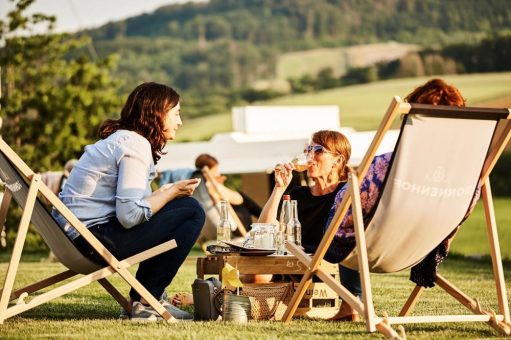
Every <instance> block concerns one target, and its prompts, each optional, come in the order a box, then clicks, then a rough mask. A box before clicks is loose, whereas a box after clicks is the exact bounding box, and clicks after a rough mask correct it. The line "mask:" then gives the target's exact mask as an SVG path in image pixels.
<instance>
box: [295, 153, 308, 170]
mask: <svg viewBox="0 0 511 340" xmlns="http://www.w3.org/2000/svg"><path fill="white" fill-rule="evenodd" d="M291 163H293V165H294V166H295V171H298V172H303V171H305V170H307V168H308V164H307V163H308V155H307V154H306V153H301V154H299V155H296V156H295V157H294V158H293V159H292V160H291Z"/></svg>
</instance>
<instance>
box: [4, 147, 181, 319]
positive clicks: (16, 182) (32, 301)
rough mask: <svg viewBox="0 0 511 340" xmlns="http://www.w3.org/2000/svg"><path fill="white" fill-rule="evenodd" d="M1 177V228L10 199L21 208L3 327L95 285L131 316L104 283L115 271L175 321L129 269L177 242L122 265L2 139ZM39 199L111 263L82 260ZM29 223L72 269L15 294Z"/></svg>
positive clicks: (119, 297)
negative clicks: (17, 273) (98, 284)
mask: <svg viewBox="0 0 511 340" xmlns="http://www.w3.org/2000/svg"><path fill="white" fill-rule="evenodd" d="M0 179H1V182H2V183H3V184H4V186H5V188H4V189H5V193H4V198H3V200H2V203H1V205H0V226H2V227H3V225H4V222H5V220H6V215H7V210H8V207H9V204H10V202H11V200H12V199H14V201H16V202H17V204H18V205H19V206H20V207H21V208H22V209H23V214H22V216H21V219H20V223H19V227H18V232H17V236H16V241H15V243H14V247H13V250H12V255H11V259H10V262H9V265H8V268H7V273H6V276H5V281H4V284H3V289H2V290H1V296H0V324H2V323H3V322H4V320H6V319H8V318H10V317H12V316H14V315H17V314H20V313H22V312H24V311H26V310H29V309H31V308H34V307H36V306H39V305H41V304H43V303H45V302H48V301H50V300H52V299H55V298H57V297H60V296H62V295H64V294H67V293H70V292H72V291H74V290H76V289H78V288H81V287H83V286H85V285H87V284H89V283H91V282H94V281H98V282H99V283H100V284H101V286H103V287H104V288H105V289H106V291H107V292H108V293H109V294H110V295H112V297H113V298H114V299H115V300H117V301H118V302H119V304H120V305H121V306H122V307H123V308H124V309H126V310H127V311H129V312H130V311H131V306H130V304H129V302H128V301H127V300H126V299H125V298H124V297H123V296H122V294H121V293H120V292H119V291H118V290H117V289H116V288H114V286H112V284H110V282H109V281H107V279H106V278H107V277H108V276H109V275H111V274H115V273H118V274H119V275H120V276H121V277H122V278H123V279H124V280H125V281H126V282H127V283H128V284H129V285H130V286H131V287H133V289H135V290H136V291H137V292H138V293H139V294H140V296H142V297H143V298H144V299H145V300H146V301H147V302H148V303H149V304H150V305H151V307H153V308H154V309H155V310H156V311H157V312H158V313H159V314H160V315H161V316H162V317H163V318H164V319H165V320H167V321H174V320H175V319H174V318H172V316H171V315H170V313H169V312H167V310H166V309H165V308H164V307H163V306H162V305H161V304H160V303H159V302H158V300H156V299H155V298H154V297H153V296H152V295H151V294H150V293H149V292H148V291H147V289H145V288H144V287H143V286H142V284H140V282H139V281H138V280H137V279H136V278H135V277H134V276H133V275H132V274H131V273H130V272H129V271H128V268H129V267H131V266H133V265H135V264H138V263H140V262H142V261H144V260H146V259H149V258H152V257H154V256H156V255H158V254H161V253H163V252H166V251H168V250H170V249H173V248H175V247H176V242H175V241H174V240H171V241H168V242H165V243H162V244H161V245H159V246H156V247H153V248H151V249H148V250H146V251H143V252H141V253H139V254H137V255H134V256H132V257H129V258H127V259H124V260H122V261H119V260H117V259H116V258H115V257H114V256H113V255H112V254H111V253H110V252H109V251H108V250H107V249H106V248H105V247H104V246H103V245H102V244H101V243H100V242H99V241H98V239H97V238H96V237H95V236H94V235H93V234H92V233H91V232H90V231H89V230H88V229H87V228H86V227H85V226H84V225H83V224H82V223H81V222H80V221H79V220H78V219H77V218H76V217H75V216H74V215H73V213H72V212H71V211H70V210H69V209H68V208H67V207H66V206H65V205H64V204H63V203H62V202H61V201H60V200H59V199H58V197H57V196H56V195H55V194H54V193H53V192H51V190H50V189H49V188H48V187H47V186H46V185H45V184H44V183H42V181H41V175H39V174H36V173H34V172H33V171H32V170H31V169H30V168H29V167H28V166H27V165H26V164H25V163H24V162H23V161H22V160H21V158H20V157H19V156H18V155H17V154H16V153H15V152H14V151H13V150H12V149H11V148H10V147H9V146H8V145H7V144H6V143H5V142H4V140H3V139H1V138H0ZM38 196H39V197H38ZM40 197H41V198H45V199H46V200H48V201H49V202H50V203H51V205H52V206H54V207H55V208H56V209H57V210H58V211H59V212H60V213H61V214H62V215H63V216H64V217H65V218H66V219H67V220H68V222H69V223H70V225H72V226H73V227H75V228H76V230H78V232H79V233H80V234H81V235H82V236H83V237H84V238H85V240H86V241H87V242H88V243H89V244H90V245H91V246H92V247H93V248H94V249H95V250H96V251H97V252H98V254H100V255H101V256H102V257H103V259H104V260H105V261H106V262H107V263H108V265H106V266H100V265H97V264H95V263H93V262H91V261H90V260H88V259H87V258H86V257H84V256H82V254H81V253H80V252H79V251H78V250H77V249H76V248H75V247H74V245H73V243H72V242H71V241H70V240H69V239H68V238H67V236H66V234H65V233H64V232H63V230H62V229H61V228H60V227H59V226H58V225H57V223H56V221H55V220H54V219H53V217H52V216H51V214H50V213H49V212H48V211H47V210H46V208H45V207H44V206H43V204H42V203H41V201H40ZM30 222H32V223H33V225H34V226H35V228H36V230H37V231H38V232H39V233H40V234H41V236H42V238H43V239H44V241H45V242H46V243H47V244H48V246H49V247H50V249H51V250H52V251H53V253H54V254H55V256H56V257H57V258H58V259H59V261H60V262H62V264H63V265H64V266H66V267H67V268H68V270H66V271H64V272H62V273H60V274H57V275H54V276H51V277H49V278H47V279H44V280H42V281H39V282H36V283H33V284H31V285H28V286H26V287H23V288H20V289H16V290H15V291H13V286H14V283H15V278H16V272H17V269H18V265H19V263H20V258H21V253H22V250H23V245H24V243H25V239H26V235H27V230H28V226H29V223H30ZM0 228H1V227H0ZM78 274H83V276H80V277H78V278H75V279H74V280H72V281H70V282H67V283H65V284H61V285H59V286H58V287H55V288H53V289H51V290H49V291H46V292H44V293H42V294H39V295H35V296H33V297H32V296H30V295H29V294H32V293H35V292H37V291H39V290H41V289H44V288H47V287H50V286H52V285H55V284H57V283H59V282H62V281H64V280H67V279H69V278H71V277H74V276H76V275H78ZM15 299H18V301H17V303H15V304H11V305H9V302H11V301H13V300H15Z"/></svg>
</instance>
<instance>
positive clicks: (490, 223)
mask: <svg viewBox="0 0 511 340" xmlns="http://www.w3.org/2000/svg"><path fill="white" fill-rule="evenodd" d="M398 115H403V123H402V125H401V131H400V136H399V139H398V142H397V144H396V147H395V150H394V153H393V159H392V161H391V164H390V168H389V169H388V172H387V178H386V180H385V184H384V188H383V189H382V192H381V196H380V199H379V202H378V203H377V206H376V209H375V212H374V215H373V217H372V219H371V221H370V222H369V223H368V225H367V228H364V219H363V216H362V209H361V203H360V193H359V190H358V188H359V182H360V181H361V180H362V179H363V178H364V176H365V174H366V172H367V170H368V168H369V166H370V164H371V161H372V159H373V157H374V155H375V152H376V150H377V149H378V146H379V144H380V142H381V140H382V138H383V136H384V134H385V132H386V131H387V130H388V129H389V127H390V125H391V123H392V122H393V121H394V119H395V118H396V117H397V116H398ZM510 137H511V111H510V110H508V109H485V108H457V107H451V106H433V105H419V104H408V103H404V102H402V100H401V99H400V98H399V97H394V99H393V100H392V102H391V104H390V106H389V108H388V110H387V113H386V115H385V117H384V118H383V121H382V122H381V124H380V126H379V128H378V130H377V132H376V135H375V137H374V139H373V141H372V143H371V145H370V147H369V150H368V151H367V153H366V155H365V157H364V158H363V160H362V163H361V164H360V167H359V168H358V171H353V172H352V173H350V174H349V180H348V184H347V185H348V189H347V191H346V194H345V196H344V197H343V199H342V201H341V202H340V204H339V206H338V207H337V211H336V213H335V215H334V218H333V219H332V222H331V223H330V225H329V226H328V229H327V231H326V232H325V234H324V236H323V239H322V240H321V243H320V245H319V247H318V249H317V251H316V253H315V255H314V256H313V257H312V258H311V257H309V256H308V255H306V254H305V253H304V252H303V251H302V250H301V249H300V248H298V247H297V246H296V245H292V244H291V245H288V246H287V248H288V250H289V251H291V253H293V254H294V255H295V256H296V257H297V258H298V259H300V261H301V262H302V263H304V264H305V266H307V268H308V270H307V271H306V273H305V275H304V276H303V278H302V280H301V282H300V285H299V287H298V288H297V290H296V292H295V293H294V295H293V298H292V300H291V302H290V303H289V305H288V308H287V310H286V313H285V314H284V317H283V319H282V320H283V321H285V322H288V321H290V320H291V318H292V317H293V314H294V313H295V311H296V308H297V306H298V303H299V301H300V300H301V299H302V296H303V295H304V293H305V289H306V287H308V285H309V283H310V281H311V278H312V276H313V275H317V276H319V277H320V278H321V279H322V280H323V282H325V283H327V284H328V285H329V286H330V287H331V288H332V289H333V290H334V291H335V292H336V293H337V294H338V295H339V296H340V297H341V298H342V299H343V301H345V302H347V303H348V304H349V305H351V306H352V307H353V308H354V309H355V310H357V311H358V312H359V313H360V314H361V315H363V316H364V318H365V322H366V328H367V330H368V331H369V332H374V331H376V330H379V331H380V332H382V333H383V334H384V335H386V336H388V337H393V338H400V335H399V334H398V333H397V332H396V331H394V330H393V329H392V328H391V325H392V324H405V323H422V322H473V321H485V322H487V323H488V324H489V325H490V326H492V327H493V328H495V329H496V330H498V331H499V332H501V333H503V334H505V335H510V334H511V322H510V317H509V304H508V299H507V294H506V287H505V282H504V273H503V267H502V261H501V256H500V248H499V241H498V235H497V228H496V222H495V213H494V210H493V202H492V195H491V190H490V182H489V174H490V172H491V170H492V168H493V167H494V165H495V163H496V162H497V160H498V158H499V156H500V154H501V153H502V151H503V149H504V147H505V145H506V144H507V142H508V141H509V139H510ZM478 183H481V184H482V188H481V190H482V196H483V202H484V209H485V215H486V224H487V232H488V237H489V242H490V249H491V258H492V262H493V273H494V277H495V284H496V289H497V298H498V306H499V313H498V314H497V313H495V312H493V311H486V310H484V309H482V308H481V306H480V305H479V303H478V301H477V300H475V299H473V298H471V297H469V296H467V295H466V294H464V293H463V292H462V291H460V290H459V289H458V288H456V287H455V286H454V285H453V284H452V283H450V282H449V281H447V280H446V279H445V278H444V277H443V276H441V275H438V277H437V279H436V281H435V283H436V284H437V285H438V286H439V287H440V288H442V289H444V290H445V291H446V292H447V293H448V294H449V295H451V296H453V297H454V298H455V299H456V300H458V301H459V302H460V303H461V304H463V305H464V306H466V307H467V308H468V309H469V310H470V311H471V312H472V313H473V314H475V315H432V316H408V314H409V313H410V311H411V309H412V308H413V306H414V304H415V302H416V300H417V298H418V296H419V294H420V292H421V290H422V287H416V288H415V289H414V290H413V292H412V294H411V295H410V297H409V298H408V300H407V301H406V303H405V305H404V307H403V309H402V310H401V312H400V314H399V316H397V317H385V318H382V317H379V316H377V315H376V314H375V311H374V307H373V299H372V292H371V283H370V278H369V273H370V272H378V273H384V272H397V271H400V270H403V269H406V268H410V267H412V266H413V265H415V264H417V263H418V262H420V261H421V260H422V259H423V258H424V257H425V256H426V255H427V254H428V253H429V252H430V251H432V250H433V249H434V248H435V247H436V246H437V245H438V244H440V243H441V242H442V241H443V240H444V239H445V238H446V237H447V236H448V235H449V234H450V233H451V232H452V231H453V230H454V229H455V228H456V227H457V226H458V225H459V224H460V223H461V222H462V220H463V218H464V216H465V215H466V213H467V211H468V208H469V205H470V202H471V200H472V197H473V195H474V192H475V190H476V188H477V185H478ZM350 205H351V207H352V211H353V219H354V226H355V235H356V247H355V249H354V251H352V252H351V254H350V255H348V257H347V258H346V259H345V260H344V261H343V262H342V264H343V265H345V266H346V267H348V268H351V269H355V270H358V271H359V272H360V275H361V281H362V293H363V300H364V301H363V302H361V301H360V300H358V299H357V298H356V297H355V296H354V295H352V294H351V293H350V292H349V291H348V290H347V289H346V288H345V287H343V286H342V285H341V284H340V283H339V282H337V281H336V280H334V279H333V278H332V277H331V276H330V275H328V274H327V273H325V272H323V271H322V270H320V269H319V263H320V261H321V260H322V259H323V257H324V256H325V253H326V252H327V249H328V247H329V246H330V244H331V242H332V240H333V238H334V235H335V233H336V231H337V229H338V227H339V225H340V223H341V221H342V220H343V217H344V216H345V215H346V212H347V210H348V208H349V206H350ZM364 229H365V231H364Z"/></svg>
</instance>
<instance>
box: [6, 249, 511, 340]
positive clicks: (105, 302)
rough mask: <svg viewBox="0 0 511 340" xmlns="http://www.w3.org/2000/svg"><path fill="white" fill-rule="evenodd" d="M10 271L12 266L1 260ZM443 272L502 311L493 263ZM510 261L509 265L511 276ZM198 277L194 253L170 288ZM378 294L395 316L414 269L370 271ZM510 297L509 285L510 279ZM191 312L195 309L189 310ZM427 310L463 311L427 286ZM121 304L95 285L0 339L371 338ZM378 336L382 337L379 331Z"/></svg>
mask: <svg viewBox="0 0 511 340" xmlns="http://www.w3.org/2000/svg"><path fill="white" fill-rule="evenodd" d="M0 269H1V272H5V269H6V264H5V263H2V264H0ZM62 269H63V268H62V266H61V265H59V264H55V263H40V262H24V263H23V264H22V266H21V267H20V272H19V275H18V280H19V282H20V284H23V283H26V282H29V280H31V279H35V278H39V277H43V275H49V274H53V273H57V272H58V271H60V270H62ZM441 269H442V270H441V271H442V273H443V274H444V275H445V276H446V277H447V278H448V279H449V280H451V281H452V282H453V283H455V284H458V285H459V287H460V288H461V289H463V290H465V291H466V293H467V294H469V295H472V296H477V297H478V298H480V301H481V303H482V304H483V306H485V307H490V308H497V306H496V305H495V304H494V303H493V301H495V290H494V286H493V282H492V280H491V264H490V263H489V262H487V261H485V260H479V261H476V260H470V259H466V258H461V257H458V256H453V257H451V258H449V259H448V260H447V261H446V262H445V263H444V264H443V265H442V268H441ZM510 270H511V264H509V263H507V264H506V265H505V271H506V273H509V271H510ZM194 277H195V258H193V257H190V258H188V260H187V261H186V262H185V264H184V265H183V266H182V267H181V269H180V271H179V273H178V275H177V277H176V278H175V280H174V282H173V283H172V285H171V286H170V287H169V289H168V292H169V293H170V294H173V293H175V292H177V291H183V290H184V291H190V284H191V283H192V281H193V279H194ZM371 278H372V284H373V288H374V291H373V295H374V301H375V306H376V309H377V312H378V313H381V312H382V311H386V312H388V313H389V314H395V313H397V312H398V311H399V309H400V308H401V305H402V304H403V303H404V301H405V300H406V298H407V296H408V294H409V292H410V291H411V289H412V288H413V285H412V284H411V282H409V281H408V279H407V278H408V273H407V272H402V273H398V274H389V275H372V277H371ZM112 282H113V283H114V284H117V286H118V287H122V288H124V290H123V291H122V292H123V293H125V294H127V288H126V285H124V284H123V282H122V281H121V279H120V278H118V277H114V278H113V280H112ZM507 290H508V294H509V290H510V286H509V284H507ZM189 310H190V311H192V310H191V308H190V309H189ZM416 311H417V312H422V313H442V312H443V313H459V314H461V313H465V310H464V307H463V308H462V307H460V306H458V305H457V304H456V303H455V301H454V299H452V298H450V297H449V296H448V295H447V294H445V293H443V292H442V291H441V290H440V289H436V288H434V289H428V290H427V291H426V292H425V293H424V294H423V296H422V298H421V300H420V302H419V303H418V304H417V306H416ZM118 315H119V307H118V306H117V304H116V302H115V301H114V300H113V299H111V298H110V297H109V296H108V295H107V294H106V292H104V291H103V289H102V288H101V287H100V286H99V285H98V284H97V283H94V284H91V285H89V286H88V287H85V288H82V289H80V290H78V291H76V292H74V293H72V294H69V295H67V296H65V297H62V298H59V299H57V300H54V301H53V302H51V303H47V304H44V305H42V306H40V307H37V308H35V309H33V310H31V311H28V312H25V313H24V314H22V315H21V316H16V317H14V318H12V319H8V320H6V321H5V323H4V324H3V325H0V338H2V339H10V338H69V337H73V338H80V339H82V338H83V339H95V338H108V339H114V338H116V339H124V338H138V337H141V338H172V339H205V338H207V339H273V338H286V339H291V338H299V339H310V338H314V339H323V338H336V337H339V336H342V337H346V338H349V339H367V338H368V334H367V333H365V328H364V324H363V323H353V324H350V323H332V322H327V321H320V320H309V319H297V320H293V321H292V322H291V323H290V324H287V325H285V324H282V323H280V322H270V321H264V322H262V321H260V322H254V321H252V322H250V323H249V324H247V325H234V324H230V323H223V322H188V323H180V324H168V325H167V324H165V323H149V324H139V323H138V324H137V323H132V322H130V321H123V320H120V319H119V318H118ZM405 329H406V332H407V336H408V337H409V338H411V339H453V338H454V339H458V338H472V339H476V338H477V339H481V338H497V337H498V335H497V334H496V333H495V332H494V331H493V330H492V329H491V328H490V327H488V326H487V325H486V324H484V323H473V324H429V325H420V324H419V325H406V327H405ZM374 338H382V336H381V335H379V334H378V335H375V337H374Z"/></svg>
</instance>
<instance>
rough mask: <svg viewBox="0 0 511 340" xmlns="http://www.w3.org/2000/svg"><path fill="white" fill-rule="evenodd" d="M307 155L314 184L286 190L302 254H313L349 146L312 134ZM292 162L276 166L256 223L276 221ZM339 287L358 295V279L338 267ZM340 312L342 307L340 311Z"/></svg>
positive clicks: (332, 135)
mask: <svg viewBox="0 0 511 340" xmlns="http://www.w3.org/2000/svg"><path fill="white" fill-rule="evenodd" d="M305 151H306V152H307V154H308V164H307V175H308V177H309V178H310V179H312V181H313V182H314V184H313V185H312V186H310V187H295V188H293V189H291V190H290V191H289V195H291V199H293V200H297V201H298V216H299V218H300V222H301V224H302V245H303V247H304V248H305V250H306V251H312V252H313V251H315V250H316V248H317V246H318V245H319V242H320V241H321V238H322V237H323V227H324V225H325V223H326V220H327V218H328V212H329V210H330V207H331V205H332V203H333V202H334V198H335V195H336V194H337V192H338V191H339V190H340V189H341V188H342V187H343V186H344V185H345V184H346V181H347V170H348V165H347V164H348V160H349V159H350V156H351V145H350V143H349V141H348V139H347V138H346V137H345V136H344V135H343V134H342V133H340V132H337V131H329V130H322V131H318V132H315V133H314V134H313V135H312V138H311V143H310V145H308V146H307V148H306V150H305ZM294 169H295V166H294V164H293V163H285V164H277V166H276V167H275V187H274V188H273V192H272V194H271V196H270V198H269V199H268V202H266V204H265V206H264V208H263V211H262V212H261V216H260V217H259V222H274V221H276V220H277V213H278V210H279V203H280V201H281V199H282V196H283V195H284V192H286V190H287V188H288V186H289V183H290V182H291V179H292V177H293V174H292V172H293V170H294ZM341 280H342V284H343V285H344V286H345V287H346V288H348V289H349V290H350V291H351V292H352V293H353V294H355V295H358V296H360V295H361V289H360V279H359V277H358V273H357V272H356V271H352V270H350V269H348V268H344V267H342V266H341ZM341 310H342V308H341ZM347 312H348V313H347V314H346V315H343V313H342V312H341V313H340V314H339V315H337V316H336V318H335V319H336V320H356V319H357V317H358V315H355V314H353V313H354V312H352V311H351V310H349V311H347Z"/></svg>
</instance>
